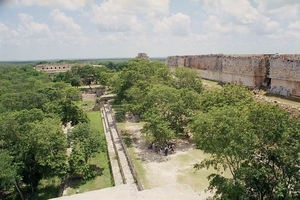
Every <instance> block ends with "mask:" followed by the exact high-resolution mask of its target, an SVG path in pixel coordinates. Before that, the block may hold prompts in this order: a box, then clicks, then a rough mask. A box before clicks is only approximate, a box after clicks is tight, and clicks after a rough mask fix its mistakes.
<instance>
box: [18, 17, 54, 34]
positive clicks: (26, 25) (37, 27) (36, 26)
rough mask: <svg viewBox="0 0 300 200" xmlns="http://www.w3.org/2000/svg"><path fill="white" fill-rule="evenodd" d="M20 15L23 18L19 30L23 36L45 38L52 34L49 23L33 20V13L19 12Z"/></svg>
mask: <svg viewBox="0 0 300 200" xmlns="http://www.w3.org/2000/svg"><path fill="white" fill-rule="evenodd" d="M18 16H19V18H20V20H21V24H20V25H19V27H18V32H20V33H22V36H23V37H31V38H45V37H49V36H51V35H52V34H51V31H50V28H49V26H48V25H47V24H45V23H37V22H35V21H33V17H32V16H31V15H28V14H25V13H19V14H18Z"/></svg>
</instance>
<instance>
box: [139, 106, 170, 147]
mask: <svg viewBox="0 0 300 200" xmlns="http://www.w3.org/2000/svg"><path fill="white" fill-rule="evenodd" d="M142 133H143V134H144V137H145V138H146V140H147V141H148V142H150V141H152V142H155V143H157V144H159V145H163V144H165V142H166V141H168V140H170V139H172V138H174V136H175V134H174V131H173V130H172V129H170V123H169V122H167V121H165V120H164V117H163V116H162V114H161V113H160V112H159V111H157V110H155V109H153V110H151V111H150V112H148V113H147V123H146V124H145V125H144V127H143V129H142Z"/></svg>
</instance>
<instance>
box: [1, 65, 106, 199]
mask: <svg viewBox="0 0 300 200" xmlns="http://www.w3.org/2000/svg"><path fill="white" fill-rule="evenodd" d="M79 92H80V91H79V90H78V89H77V88H74V87H72V86H71V85H70V84H66V83H63V82H52V80H51V79H50V78H49V77H48V76H47V75H46V74H44V73H42V72H37V71H36V70H34V68H33V67H31V66H24V67H2V68H0V171H1V173H0V191H1V196H2V197H3V198H5V199H48V198H53V197H57V195H58V191H59V186H60V183H61V181H62V180H63V179H66V178H68V177H72V176H77V177H79V178H80V179H82V178H85V180H87V179H89V178H92V177H94V176H99V175H101V174H103V173H104V172H105V170H107V171H108V172H107V171H106V172H105V173H108V174H109V167H107V168H106V169H105V168H104V167H103V166H101V165H99V166H100V167H96V165H95V164H94V163H97V162H96V161H93V160H92V159H91V158H92V157H95V156H96V153H98V152H99V151H101V150H102V151H103V152H105V148H104V146H105V145H104V142H103V134H102V137H97V134H98V131H96V130H93V129H91V128H90V125H89V119H88V117H87V116H86V114H85V113H84V112H83V110H82V109H81V108H80V107H78V106H77V103H76V102H75V101H78V100H80V95H79ZM69 122H71V125H73V126H74V133H73V134H72V133H70V136H71V137H69V141H72V143H69V144H68V143H67V140H66V134H64V133H63V131H62V125H66V124H68V123H69ZM83 130H84V131H85V132H84V133H86V134H85V137H84V139H80V137H81V134H77V133H78V131H79V132H82V131H83ZM76 131H77V133H76ZM88 141H92V142H88ZM70 145H71V147H72V148H73V151H72V153H71V155H70V156H67V153H66V149H67V147H68V146H70ZM97 155H98V154H97ZM96 157H97V156H96ZM103 157H105V159H106V160H105V159H104V158H103V159H102V158H101V159H102V160H103V161H104V162H105V164H104V165H107V158H106V153H104V155H103ZM101 159H100V158H99V160H101ZM81 161H83V163H84V164H80V162H81ZM87 172H88V173H87ZM107 179H108V180H106V179H103V182H104V184H103V185H104V186H106V185H111V178H110V176H109V178H107ZM98 180H99V179H98ZM107 183H108V184H107ZM100 185H101V184H100Z"/></svg>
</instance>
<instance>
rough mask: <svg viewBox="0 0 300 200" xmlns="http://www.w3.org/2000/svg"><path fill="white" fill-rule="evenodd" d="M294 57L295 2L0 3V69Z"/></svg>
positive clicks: (297, 40) (297, 41) (298, 29)
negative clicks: (5, 65)
mask: <svg viewBox="0 0 300 200" xmlns="http://www.w3.org/2000/svg"><path fill="white" fill-rule="evenodd" d="M139 52H145V53H147V54H148V55H149V56H150V57H166V56H169V55H191V54H211V53H213V54H214V53H223V54H260V53H297V54H299V53H300V1H299V0H0V61H7V60H48V59H82V58H123V57H135V56H136V55H137V53H139Z"/></svg>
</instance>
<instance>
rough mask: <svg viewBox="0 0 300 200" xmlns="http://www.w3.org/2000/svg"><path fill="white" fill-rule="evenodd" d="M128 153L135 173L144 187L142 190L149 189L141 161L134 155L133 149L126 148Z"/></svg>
mask: <svg viewBox="0 0 300 200" xmlns="http://www.w3.org/2000/svg"><path fill="white" fill-rule="evenodd" d="M128 152H129V156H130V159H131V162H132V163H133V165H134V167H135V170H136V173H137V174H138V177H139V179H140V181H141V183H142V185H143V187H144V189H150V187H149V182H148V179H147V176H146V173H147V171H146V169H145V168H144V166H143V163H142V161H141V159H140V158H139V157H138V156H137V155H136V153H135V151H134V148H133V147H131V148H128Z"/></svg>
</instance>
